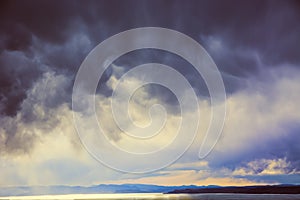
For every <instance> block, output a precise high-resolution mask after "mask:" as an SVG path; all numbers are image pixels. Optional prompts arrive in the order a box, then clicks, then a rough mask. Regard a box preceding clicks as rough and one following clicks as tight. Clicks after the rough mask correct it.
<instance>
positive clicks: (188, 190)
mask: <svg viewBox="0 0 300 200" xmlns="http://www.w3.org/2000/svg"><path fill="white" fill-rule="evenodd" d="M125 193H127V194H128V193H140V194H141V193H149V194H150V193H161V194H162V193H164V194H200V193H236V194H237V193H240V194H300V185H273V186H272V185H271V186H267V185H266V186H245V187H221V186H217V185H209V186H196V185H182V186H161V185H147V184H122V185H115V184H109V185H106V184H100V185H94V186H89V187H83V186H36V187H2V188H0V196H2V197H5V196H34V195H65V194H74V195H75V194H125Z"/></svg>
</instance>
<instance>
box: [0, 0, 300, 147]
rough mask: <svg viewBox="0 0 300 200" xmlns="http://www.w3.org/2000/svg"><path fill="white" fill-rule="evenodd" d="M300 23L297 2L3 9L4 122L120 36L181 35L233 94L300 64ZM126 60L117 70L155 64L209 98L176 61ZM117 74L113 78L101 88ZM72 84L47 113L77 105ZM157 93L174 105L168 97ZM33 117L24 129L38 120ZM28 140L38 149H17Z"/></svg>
mask: <svg viewBox="0 0 300 200" xmlns="http://www.w3.org/2000/svg"><path fill="white" fill-rule="evenodd" d="M299 22H300V12H299V3H297V2H294V1H276V2H274V1H273V2H269V1H243V2H241V1H143V0H142V1H131V0H130V1H55V2H54V1H26V2H23V1H2V2H1V6H0V74H1V80H0V112H1V115H2V116H3V117H6V116H10V117H16V115H17V114H18V112H25V111H24V110H22V111H21V109H22V106H21V105H22V103H23V102H24V101H25V100H26V99H27V98H28V91H29V90H30V89H31V88H32V87H33V86H34V84H36V83H37V82H39V80H41V79H42V78H43V76H44V75H45V73H47V72H49V71H50V72H54V73H55V74H57V75H62V76H65V77H66V79H68V80H73V79H74V76H75V74H76V71H77V70H78V68H79V66H80V64H81V62H82V60H83V59H84V57H85V56H86V55H87V54H88V52H89V51H90V50H91V49H92V48H93V47H94V46H95V45H97V44H98V43H99V42H101V41H103V40H104V39H106V38H107V37H109V36H111V35H114V34H116V33H118V32H120V31H125V30H127V29H130V28H136V27H143V26H158V27H165V28H171V29H175V30H178V31H181V32H183V33H185V34H187V35H189V36H191V37H192V38H194V39H195V40H197V41H199V42H200V43H201V44H202V45H203V46H204V47H205V48H206V49H207V51H208V52H209V53H210V55H211V56H212V58H213V59H214V60H215V62H216V64H217V66H218V67H219V69H220V70H221V71H222V73H223V78H224V82H225V86H226V90H227V92H230V93H233V92H235V91H236V90H239V89H241V88H242V87H243V86H244V84H245V83H244V82H245V81H246V80H247V78H248V77H249V76H255V75H256V74H258V73H259V72H260V71H261V70H262V69H261V68H262V65H263V64H265V63H267V64H268V66H273V65H279V64H281V63H292V64H294V66H297V65H299V64H300V56H299V53H300V46H299V45H298V44H300V37H298V35H299V32H300V26H299ZM124 59H125V60H124ZM124 59H123V60H122V59H120V60H119V61H118V62H116V63H117V64H118V65H120V66H125V68H126V67H128V68H129V67H132V66H131V65H135V64H142V62H144V63H145V62H148V61H152V62H153V60H156V61H157V62H160V61H162V63H165V64H168V65H170V66H172V65H174V67H175V68H176V69H178V70H179V71H181V72H182V73H184V74H185V76H186V77H188V79H189V80H190V81H191V84H192V85H193V86H194V87H195V88H196V91H197V92H198V94H199V95H203V94H206V93H207V89H206V86H205V84H204V83H203V80H199V76H195V70H193V69H191V68H190V66H189V65H188V64H187V63H186V62H185V61H182V60H181V59H179V58H176V57H174V55H170V54H160V53H159V52H156V53H155V52H151V51H148V52H147V51H146V52H144V53H140V54H139V53H137V54H136V55H134V54H132V55H131V56H130V55H129V57H128V58H127V61H126V58H124ZM110 74H111V73H110V72H109V70H108V73H106V76H107V77H104V78H103V80H102V81H103V82H105V81H106V80H107V79H108V77H109V76H110ZM71 82H72V81H70V82H69V83H68V84H66V85H64V87H63V88H64V90H65V91H61V92H65V95H57V96H56V97H55V98H52V99H51V101H53V102H49V101H50V100H48V101H47V100H45V101H47V102H48V103H44V104H42V105H43V107H44V109H45V110H49V109H51V108H56V107H57V106H59V105H60V104H62V103H70V101H71V89H72V83H71ZM150 92H152V93H153V95H155V96H160V95H161V96H162V99H163V100H164V101H166V102H169V103H172V102H174V101H173V99H172V98H170V96H172V94H170V95H169V94H168V93H166V92H165V90H160V89H158V88H153V89H152V91H151V90H150ZM104 93H109V92H108V91H104ZM31 103H32V105H33V104H35V102H31ZM175 103H176V102H175ZM32 105H31V106H32ZM27 106H28V109H27V111H30V106H29V105H27ZM26 113H27V114H22V115H21V116H22V117H23V118H21V119H20V120H21V122H23V121H24V122H26V123H28V122H33V121H34V120H37V119H36V117H34V116H32V114H30V112H26ZM44 122H45V121H44ZM14 130H15V129H14V128H12V129H11V130H10V131H8V132H6V136H8V137H7V138H17V137H15V135H16V134H15V132H16V131H14ZM25 140H28V141H32V139H28V138H20V139H18V140H17V141H14V140H12V139H11V141H14V143H16V144H17V143H19V144H22V141H25ZM26 144H30V145H31V143H30V142H29V143H26ZM30 145H29V146H30Z"/></svg>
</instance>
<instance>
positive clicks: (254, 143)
mask: <svg viewBox="0 0 300 200" xmlns="http://www.w3.org/2000/svg"><path fill="white" fill-rule="evenodd" d="M299 10H300V6H299V3H298V2H296V1H277V2H270V1H249V2H239V1H226V2H220V1H201V2H199V1H190V2H189V3H185V2H183V1H159V2H151V1H131V0H130V1H126V2H119V1H88V2H83V1H75V2H74V1H60V3H55V2H52V1H43V2H39V1H28V2H16V1H3V2H1V6H0V74H1V79H0V156H1V159H0V160H1V162H0V163H1V164H0V185H2V186H6V185H49V184H70V185H91V184H97V183H108V182H111V183H123V182H132V183H135V182H139V183H153V184H168V185H177V184H178V185H180V184H200V185H201V184H223V185H230V184H234V185H243V184H259V183H299V180H300V179H299V173H300V172H299V170H300V168H299V166H300V157H299V155H300V148H299V145H298V143H299V139H300V136H299V130H300V114H299V112H298V111H299V109H300V107H299V103H298V102H299V100H300V60H299V59H300V56H299V52H300V47H299V43H300V37H299V36H298V35H299V33H300V26H299V25H300V24H299V22H300V15H299V13H300V12H299ZM143 26H158V27H165V28H170V29H175V30H178V31H181V32H183V33H185V34H187V35H189V36H191V37H192V38H193V39H195V40H196V41H198V42H199V43H200V44H202V45H203V46H204V47H205V49H206V50H207V51H208V53H209V54H210V55H211V57H212V58H213V59H214V61H215V62H216V64H217V66H218V68H219V70H220V71H221V74H222V77H223V79H224V83H225V87H226V91H227V97H228V98H227V101H226V104H227V110H228V112H227V117H226V122H225V126H224V131H223V134H222V137H221V138H220V140H219V142H218V144H217V145H216V147H215V148H214V150H213V151H212V152H211V154H209V156H208V157H207V158H205V160H198V158H197V156H196V155H197V153H198V150H199V147H200V144H201V141H202V139H203V136H204V133H205V131H206V130H207V128H208V124H209V119H210V116H211V113H210V104H209V98H208V97H209V94H208V91H207V88H206V86H205V82H204V81H203V79H202V78H201V76H199V75H197V73H196V71H195V70H194V69H193V67H192V66H191V65H190V64H189V63H188V62H186V61H185V60H184V59H182V58H179V57H178V56H176V55H174V54H172V53H168V52H164V51H159V50H152V49H148V50H141V51H133V52H130V53H128V54H126V55H123V56H121V57H120V58H118V59H117V60H116V61H115V62H114V63H113V64H112V65H111V66H110V68H109V69H108V70H107V71H106V73H105V75H104V76H103V77H101V80H100V82H99V87H98V90H97V94H96V99H97V114H98V117H99V119H100V123H101V124H102V125H103V128H104V130H105V132H107V133H108V135H107V137H108V138H109V139H110V140H111V141H112V142H113V143H114V144H115V145H121V146H122V147H123V148H125V149H127V150H131V151H133V150H135V148H142V149H143V150H144V151H148V150H153V149H157V148H159V147H161V146H163V145H164V144H165V141H167V140H169V139H170V137H173V136H174V131H175V130H176V125H178V120H179V119H180V118H179V108H178V101H177V100H176V98H175V96H174V94H172V93H171V92H170V91H169V90H168V89H166V88H164V87H159V86H157V85H156V86H146V87H143V88H141V89H139V90H138V91H137V93H136V94H135V96H134V98H133V101H132V102H131V104H130V112H131V115H132V119H133V120H134V121H135V123H136V124H138V125H141V126H143V125H145V124H147V123H148V122H149V116H148V114H146V115H145V113H147V112H148V108H149V107H150V106H151V105H153V104H156V103H159V104H162V105H163V106H164V107H165V109H166V110H167V114H168V117H167V119H168V123H167V124H166V127H165V129H164V130H163V131H164V133H165V135H162V136H160V137H158V138H153V140H151V141H149V142H148V143H147V144H143V143H141V144H140V146H136V144H135V145H133V144H131V143H130V142H128V141H129V140H128V138H127V139H126V136H124V134H122V133H121V131H120V130H119V128H118V127H117V126H116V124H115V123H114V122H113V118H112V114H111V110H110V100H111V95H112V91H113V88H114V86H115V84H116V82H117V81H118V80H119V79H120V77H121V76H122V75H123V74H124V73H126V72H127V71H128V70H130V69H131V68H132V67H135V66H137V65H140V64H144V63H148V62H157V63H162V64H166V65H169V66H172V67H173V68H174V69H176V70H178V71H179V72H180V73H182V74H183V75H184V76H185V77H186V78H187V79H188V80H189V82H190V83H191V85H192V86H193V88H194V89H195V92H196V94H197V97H198V102H199V106H200V113H201V123H200V128H199V133H198V137H197V138H196V140H195V141H194V144H193V145H192V147H191V148H190V149H189V150H188V151H187V152H186V153H185V154H184V155H183V157H182V158H181V159H180V160H179V161H178V162H177V163H175V164H173V165H171V166H170V167H168V168H166V169H164V170H161V171H158V172H154V173H152V174H144V175H132V174H123V173H120V172H116V171H114V170H111V169H109V168H107V167H105V166H103V165H101V164H99V163H98V162H96V161H95V160H93V159H92V158H91V157H90V155H89V154H88V153H87V152H86V151H85V149H84V148H83V146H82V145H81V143H80V141H79V139H78V136H77V133H76V131H75V127H74V124H73V112H74V111H73V110H72V109H71V95H72V86H73V82H74V77H75V75H76V72H77V70H78V69H79V66H80V64H81V62H82V61H83V59H84V58H85V57H86V56H87V54H88V53H89V51H90V50H92V49H93V47H95V46H96V45H97V44H98V43H100V42H101V41H103V40H105V39H106V38H108V37H109V36H112V35H114V34H116V33H118V32H120V31H125V30H127V29H130V28H137V27H143ZM139 81H140V80H138V79H135V78H134V77H133V78H132V79H131V80H127V82H124V83H123V87H124V90H126V87H130V84H136V83H138V82H139ZM120 106H121V105H120ZM189 114H191V116H192V115H193V114H195V113H194V112H192V111H191V113H189ZM154 116H155V115H154ZM86 121H87V124H88V123H89V121H88V118H87V119H86ZM147 145H148V147H149V148H148V149H147V148H146V147H145V146H147ZM178 148H181V147H180V144H179V146H178ZM158 159H162V160H163V159H166V158H164V157H161V158H158Z"/></svg>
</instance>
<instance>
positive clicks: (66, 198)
mask: <svg viewBox="0 0 300 200" xmlns="http://www.w3.org/2000/svg"><path fill="white" fill-rule="evenodd" d="M0 199H1V200H3V199H5V200H8V199H10V200H14V199H15V200H17V199H19V200H21V199H22V200H43V199H47V200H104V199H105V200H106V199H107V200H123V199H124V200H126V199H134V200H148V199H151V200H154V199H155V200H156V199H157V200H158V199H161V200H164V199H168V200H172V199H174V200H175V199H176V200H256V199H257V200H287V199H290V200H300V194H220V193H218V194H214V193H213V194H162V193H128V194H67V195H41V196H10V197H0Z"/></svg>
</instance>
